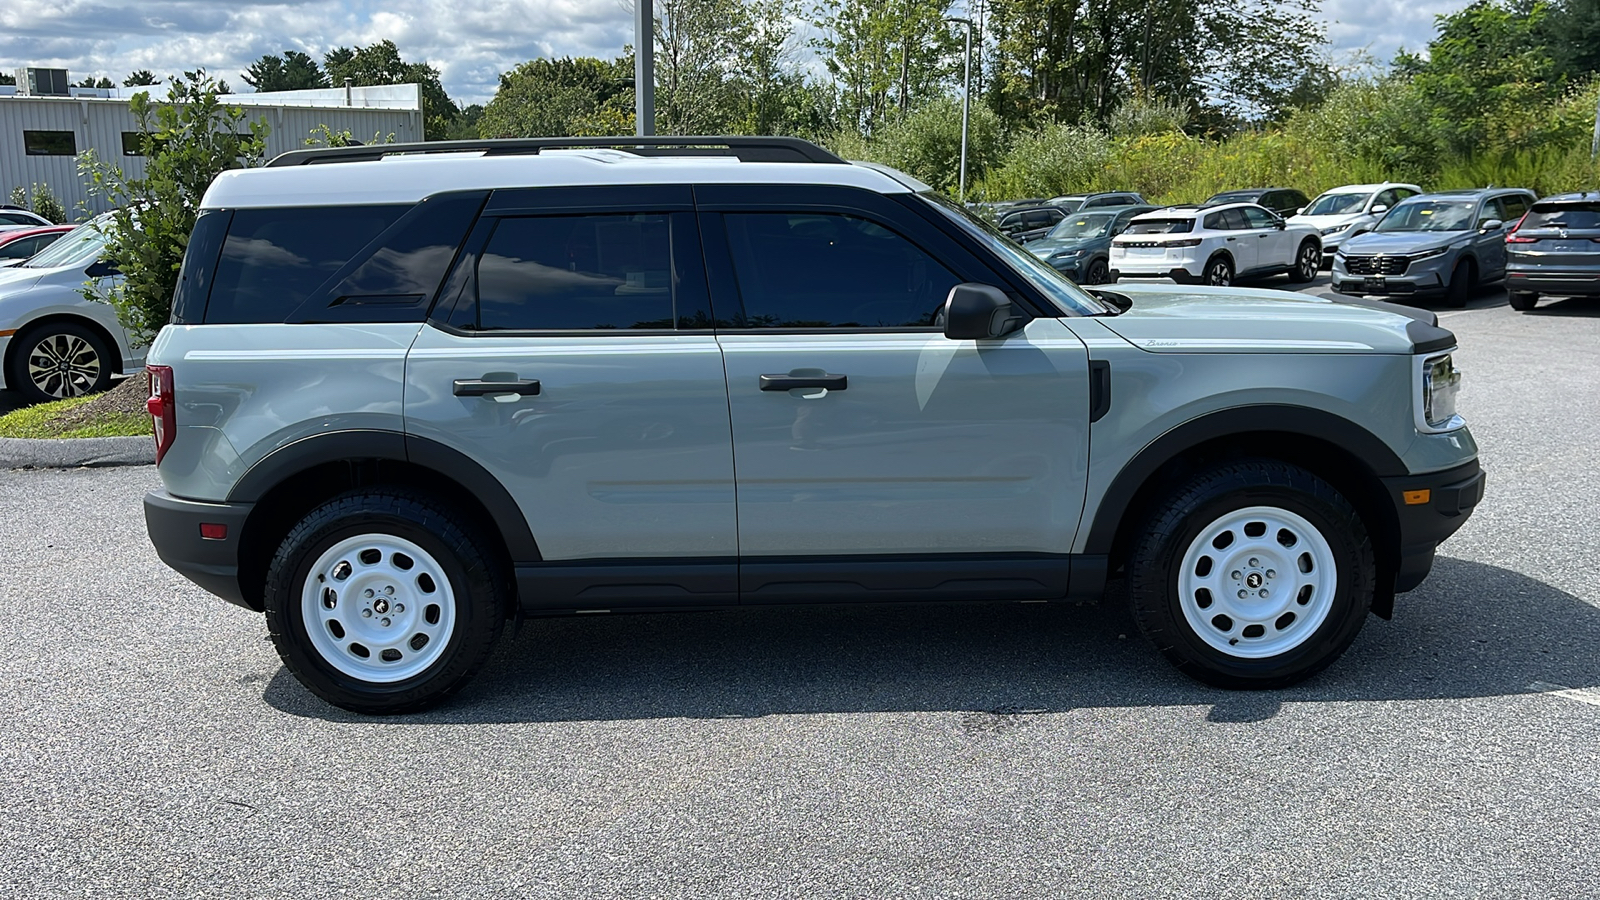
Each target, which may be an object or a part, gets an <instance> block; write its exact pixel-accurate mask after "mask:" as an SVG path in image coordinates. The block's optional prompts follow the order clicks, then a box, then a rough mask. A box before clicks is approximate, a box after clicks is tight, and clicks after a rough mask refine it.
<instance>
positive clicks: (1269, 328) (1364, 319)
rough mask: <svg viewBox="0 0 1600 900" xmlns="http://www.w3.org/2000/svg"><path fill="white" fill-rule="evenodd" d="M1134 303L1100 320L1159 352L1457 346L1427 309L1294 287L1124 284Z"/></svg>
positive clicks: (1138, 344)
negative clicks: (1333, 296) (1333, 297)
mask: <svg viewBox="0 0 1600 900" xmlns="http://www.w3.org/2000/svg"><path fill="white" fill-rule="evenodd" d="M1105 290H1107V291H1110V292H1113V293H1117V294H1121V295H1122V296H1124V297H1126V298H1128V299H1129V300H1130V301H1132V303H1133V306H1132V307H1131V308H1130V309H1128V310H1127V311H1126V312H1124V313H1122V314H1121V315H1117V316H1106V317H1104V318H1102V319H1101V320H1100V321H1101V322H1102V323H1103V324H1104V325H1105V326H1106V327H1107V328H1110V329H1111V330H1112V331H1115V332H1116V333H1117V334H1119V335H1121V336H1122V337H1123V338H1124V339H1126V340H1127V341H1128V342H1129V343H1132V344H1133V345H1134V346H1136V347H1139V348H1140V349H1142V350H1148V351H1150V352H1152V353H1407V354H1409V353H1421V352H1428V351H1432V350H1440V349H1445V348H1448V347H1453V346H1455V343H1456V340H1455V335H1453V334H1451V333H1450V332H1449V331H1446V330H1445V329H1443V328H1440V327H1438V317H1437V316H1435V315H1434V314H1433V313H1431V312H1428V311H1427V310H1413V309H1409V308H1407V307H1401V306H1395V305H1394V304H1389V303H1381V302H1361V301H1357V302H1349V301H1346V300H1344V299H1339V300H1330V299H1328V298H1325V297H1313V296H1311V295H1309V294H1298V293H1294V292H1291V291H1275V290H1270V289H1249V288H1231V287H1229V288H1213V287H1189V286H1185V285H1165V284H1118V285H1116V286H1115V287H1108V288H1106V289H1105Z"/></svg>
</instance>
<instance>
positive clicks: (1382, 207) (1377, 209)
mask: <svg viewBox="0 0 1600 900" xmlns="http://www.w3.org/2000/svg"><path fill="white" fill-rule="evenodd" d="M1388 211H1389V204H1387V203H1375V204H1373V206H1372V209H1371V210H1369V212H1371V213H1372V214H1373V215H1375V216H1376V215H1379V214H1381V213H1386V212H1388Z"/></svg>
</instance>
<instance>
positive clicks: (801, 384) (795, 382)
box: [761, 375, 850, 391]
mask: <svg viewBox="0 0 1600 900" xmlns="http://www.w3.org/2000/svg"><path fill="white" fill-rule="evenodd" d="M849 386H850V377H849V376H848V375H763V376H761V389H762V390H763V391H792V390H794V389H795V388H827V389H828V390H830V391H842V390H844V389H845V388H847V387H849Z"/></svg>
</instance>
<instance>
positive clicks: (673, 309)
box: [476, 213, 710, 331]
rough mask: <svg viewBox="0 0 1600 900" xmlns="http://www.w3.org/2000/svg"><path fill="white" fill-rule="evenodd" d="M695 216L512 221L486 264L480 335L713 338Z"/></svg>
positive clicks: (495, 238) (498, 229)
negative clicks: (670, 333) (685, 331)
mask: <svg viewBox="0 0 1600 900" xmlns="http://www.w3.org/2000/svg"><path fill="white" fill-rule="evenodd" d="M699 252H700V250H699V244H698V242H697V241H696V238H695V225H694V219H693V217H692V216H691V215H690V214H688V213H648V214H593V215H575V216H529V217H515V218H504V219H501V220H500V221H499V223H498V224H496V225H495V228H494V232H493V233H492V234H491V235H490V237H489V242H488V244H487V245H486V246H485V247H484V249H483V252H482V253H481V254H479V256H478V262H477V294H478V311H477V322H476V327H477V328H478V329H481V330H485V331H495V330H519V331H521V330H540V331H543V330H574V329H582V330H604V331H613V330H616V331H621V330H637V329H672V328H675V327H677V328H708V327H710V312H709V308H708V304H707V302H706V290H705V278H704V275H703V274H702V273H701V270H700V269H699V268H697V267H695V266H693V264H692V263H693V260H694V258H695V257H697V256H698V254H699Z"/></svg>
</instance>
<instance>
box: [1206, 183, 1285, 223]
mask: <svg viewBox="0 0 1600 900" xmlns="http://www.w3.org/2000/svg"><path fill="white" fill-rule="evenodd" d="M1224 203H1254V204H1255V205H1257V206H1265V207H1266V208H1267V209H1270V210H1272V211H1273V212H1275V213H1277V214H1278V215H1280V216H1282V217H1283V218H1285V219H1287V218H1289V217H1290V216H1293V215H1296V214H1298V213H1299V212H1300V210H1302V209H1305V208H1306V207H1307V206H1309V205H1310V204H1311V200H1310V199H1309V198H1307V197H1306V195H1305V194H1303V193H1301V192H1299V191H1297V190H1295V189H1294V188H1247V189H1245V190H1239V191H1223V192H1222V193H1220V194H1213V195H1212V196H1211V198H1210V199H1208V200H1206V202H1205V203H1203V204H1201V205H1203V206H1221V205H1222V204H1224Z"/></svg>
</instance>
